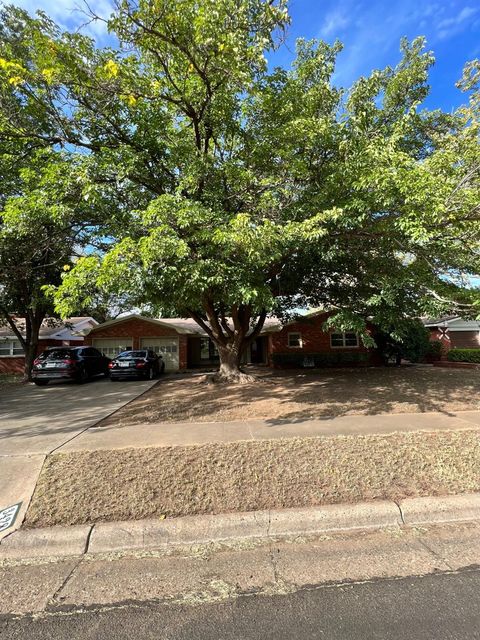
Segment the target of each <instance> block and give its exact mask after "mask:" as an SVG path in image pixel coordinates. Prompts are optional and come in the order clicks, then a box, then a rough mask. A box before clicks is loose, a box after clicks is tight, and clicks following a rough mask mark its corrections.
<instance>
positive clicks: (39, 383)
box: [33, 380, 50, 387]
mask: <svg viewBox="0 0 480 640" xmlns="http://www.w3.org/2000/svg"><path fill="white" fill-rule="evenodd" d="M33 382H34V384H36V385H37V387H45V386H46V385H47V384H48V383H49V382H50V380H34V381H33Z"/></svg>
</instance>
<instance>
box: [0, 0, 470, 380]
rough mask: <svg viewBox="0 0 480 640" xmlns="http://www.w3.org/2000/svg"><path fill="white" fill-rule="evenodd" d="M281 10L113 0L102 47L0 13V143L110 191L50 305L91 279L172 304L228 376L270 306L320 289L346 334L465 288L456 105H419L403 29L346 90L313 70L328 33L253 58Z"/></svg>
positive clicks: (466, 147)
mask: <svg viewBox="0 0 480 640" xmlns="http://www.w3.org/2000/svg"><path fill="white" fill-rule="evenodd" d="M288 22H289V18H288V13H287V9H286V6H285V2H283V0H278V1H274V0H271V1H268V2H267V1H265V0H158V1H156V2H147V1H140V2H132V1H131V0H125V1H122V2H119V3H118V5H117V7H116V11H115V13H114V15H113V16H112V18H111V19H110V21H109V23H108V27H109V29H110V31H111V33H112V34H113V36H115V37H116V38H117V40H118V46H117V47H115V48H99V47H97V46H96V44H95V43H94V42H93V41H92V40H91V39H89V38H87V37H85V36H83V35H81V34H79V33H68V32H65V31H62V30H61V29H60V28H59V27H57V26H56V25H55V24H54V23H53V22H52V21H50V20H49V19H48V18H47V17H46V16H44V15H39V16H37V17H36V18H31V17H29V16H28V15H27V14H26V13H24V12H22V11H20V10H18V9H13V8H9V9H7V10H5V11H4V14H3V24H4V27H3V38H2V42H1V43H0V73H1V74H2V79H3V90H2V91H3V93H2V96H3V98H2V103H1V104H0V118H1V131H2V133H1V136H2V137H1V138H0V140H3V142H4V143H7V144H8V143H9V142H10V141H12V140H18V139H25V140H30V141H33V140H37V141H40V142H41V143H42V144H48V145H52V146H54V147H63V148H64V149H66V150H67V151H68V152H69V153H71V154H75V153H78V154H81V155H83V156H84V162H85V165H86V167H87V168H86V173H85V176H86V178H88V182H89V184H90V185H91V186H90V197H91V201H92V202H95V200H96V199H97V198H102V199H103V198H104V197H105V190H107V192H108V196H109V198H110V210H109V215H108V216H107V217H105V218H104V219H103V224H100V225H99V226H98V227H97V233H98V234H100V235H102V236H104V237H105V236H106V237H108V238H109V242H108V243H107V244H106V246H105V245H104V246H103V247H102V248H101V250H98V251H93V252H91V253H90V255H88V256H85V257H83V258H82V259H81V260H78V262H77V263H76V265H75V267H74V269H72V270H71V271H69V272H67V273H66V275H65V276H64V278H63V281H62V285H61V286H60V287H59V288H58V289H57V291H56V295H55V300H56V305H57V308H58V309H59V310H60V311H61V312H62V313H64V314H67V313H69V312H70V311H71V310H72V309H74V308H75V307H78V306H79V305H81V304H82V303H83V301H84V300H85V299H86V298H88V296H89V295H90V293H89V292H90V291H91V289H92V287H94V288H96V289H97V290H102V291H105V292H109V293H113V294H115V295H119V296H124V298H125V299H128V300H129V301H130V303H131V304H136V305H145V304H149V305H150V306H151V307H152V308H153V309H155V307H159V308H169V309H171V310H173V311H175V312H176V313H177V314H178V315H182V316H191V317H192V318H194V319H195V320H196V322H197V323H198V324H199V325H200V326H201V327H202V328H203V329H204V330H205V331H206V332H207V333H208V335H210V337H211V338H212V340H214V342H215V343H216V345H217V347H218V351H219V354H220V362H221V365H220V375H221V376H222V377H224V378H227V379H232V378H234V379H238V377H239V375H240V372H239V363H240V358H241V355H242V353H243V352H244V350H245V349H246V347H247V346H248V344H249V343H250V342H251V341H252V340H253V339H254V338H255V337H256V336H257V335H258V334H259V332H260V331H261V329H262V326H263V323H264V320H265V317H266V315H267V314H268V313H269V312H272V311H276V312H284V311H285V310H288V309H292V308H294V307H296V306H298V305H308V304H315V305H318V304H322V305H323V306H325V307H327V308H329V309H333V310H335V311H336V313H335V314H334V316H332V318H331V322H332V323H335V324H336V326H339V327H345V328H354V329H356V330H359V331H362V330H363V329H364V328H365V323H366V318H367V317H370V318H373V320H374V321H376V322H377V323H378V324H379V325H381V326H384V327H389V328H390V327H391V326H392V325H393V326H394V325H395V323H398V322H401V321H404V320H405V318H407V317H408V316H412V315H417V314H419V313H421V312H423V311H425V310H432V309H436V310H438V309H440V308H444V307H447V306H448V307H449V308H451V307H452V306H455V305H459V304H464V305H467V306H466V307H465V308H469V307H470V306H471V305H472V304H473V303H474V302H475V299H474V298H475V292H474V291H472V290H467V289H466V288H465V286H464V282H463V281H462V277H463V276H464V274H467V273H470V274H476V273H479V271H480V269H479V264H478V255H479V254H478V248H479V247H478V238H479V233H478V231H479V215H478V202H479V182H478V167H479V154H478V110H475V102H472V103H471V105H470V106H469V107H465V108H464V109H463V110H460V111H459V112H458V113H455V114H453V115H452V114H445V113H441V112H439V111H427V110H422V109H421V105H422V102H423V101H424V99H425V97H426V95H427V93H428V85H427V80H428V70H429V67H430V66H431V64H432V63H433V57H432V55H431V54H430V53H429V52H426V51H425V50H424V43H423V41H422V40H421V39H418V40H416V41H414V42H413V43H407V42H403V43H402V57H401V60H400V62H399V64H398V66H397V67H396V68H387V69H384V70H382V71H374V72H372V74H371V75H370V76H369V77H364V78H360V79H359V80H358V81H357V82H356V83H354V85H353V86H352V87H351V88H350V89H349V90H343V89H340V88H337V87H336V86H335V85H334V83H333V82H332V76H333V73H334V70H335V59H336V56H337V54H338V52H339V51H340V49H341V46H340V44H338V43H337V44H335V45H333V46H329V45H327V44H325V43H323V42H317V41H311V42H305V41H299V42H298V44H297V55H296V58H295V60H294V62H293V63H292V67H291V69H289V70H286V69H280V68H279V69H274V70H273V71H269V69H268V63H267V59H266V57H265V56H266V55H267V56H268V55H269V53H270V52H271V51H272V50H273V49H274V48H275V47H276V46H278V45H280V44H281V40H282V36H283V33H284V30H285V29H286V28H287V25H288ZM473 77H474V74H472V72H470V73H469V75H468V78H469V79H468V78H467V80H466V85H465V86H466V88H467V89H470V90H471V89H474V86H473V85H474V81H473V80H472V78H473ZM12 105H13V107H12ZM36 122H41V123H42V128H41V130H39V129H38V127H36V125H35V123H36Z"/></svg>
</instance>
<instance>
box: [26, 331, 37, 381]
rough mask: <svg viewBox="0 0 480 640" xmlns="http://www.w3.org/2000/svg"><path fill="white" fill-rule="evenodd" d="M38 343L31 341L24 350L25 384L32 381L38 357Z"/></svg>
mask: <svg viewBox="0 0 480 640" xmlns="http://www.w3.org/2000/svg"><path fill="white" fill-rule="evenodd" d="M37 344H38V343H37V342H34V341H31V342H30V343H29V344H27V345H26V347H25V348H24V350H25V367H24V370H23V379H24V381H25V382H31V381H32V368H33V361H34V360H35V358H36V356H37Z"/></svg>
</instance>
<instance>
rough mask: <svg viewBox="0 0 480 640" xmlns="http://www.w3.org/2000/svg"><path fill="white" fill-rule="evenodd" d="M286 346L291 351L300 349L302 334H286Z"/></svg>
mask: <svg viewBox="0 0 480 640" xmlns="http://www.w3.org/2000/svg"><path fill="white" fill-rule="evenodd" d="M288 346H289V347H291V348H292V349H301V348H302V346H303V345H302V334H301V333H289V334H288Z"/></svg>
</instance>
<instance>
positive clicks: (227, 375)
mask: <svg viewBox="0 0 480 640" xmlns="http://www.w3.org/2000/svg"><path fill="white" fill-rule="evenodd" d="M242 342H243V341H242ZM245 347H246V345H244V344H240V345H237V344H235V342H233V343H232V344H227V345H226V346H220V345H217V348H218V355H219V356H220V368H219V370H218V373H217V374H216V375H215V376H213V380H214V381H215V382H230V383H240V384H243V383H247V382H253V381H254V380H255V377H254V376H250V375H248V374H246V373H245V372H244V371H242V368H241V366H240V361H241V359H242V354H243V351H244V349H245Z"/></svg>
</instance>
